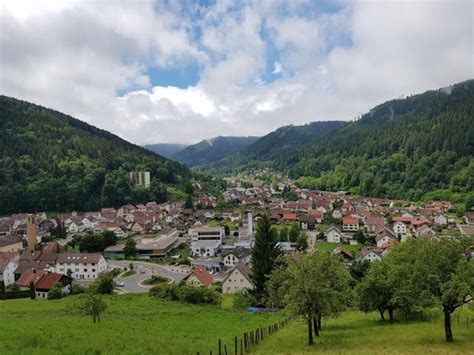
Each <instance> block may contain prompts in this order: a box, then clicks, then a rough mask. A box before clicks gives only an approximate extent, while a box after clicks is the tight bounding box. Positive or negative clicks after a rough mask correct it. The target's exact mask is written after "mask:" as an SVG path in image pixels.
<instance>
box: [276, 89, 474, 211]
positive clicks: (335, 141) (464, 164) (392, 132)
mask: <svg viewBox="0 0 474 355" xmlns="http://www.w3.org/2000/svg"><path fill="white" fill-rule="evenodd" d="M473 156H474V80H469V81H465V82H462V83H459V84H456V85H454V86H451V87H449V88H444V89H440V90H436V91H428V92H425V93H423V94H420V95H414V96H411V97H407V98H405V99H399V100H392V101H389V102H386V103H384V104H382V105H379V106H377V107H375V108H374V109H372V110H371V111H370V112H369V113H367V114H365V115H364V116H363V117H362V118H361V119H360V120H358V121H355V122H351V123H349V124H347V125H346V126H344V127H342V128H341V129H339V130H338V131H336V132H334V133H333V134H330V135H328V136H327V137H326V138H324V139H322V140H321V141H319V142H317V143H315V144H313V145H311V146H309V147H306V148H304V149H302V150H301V151H300V152H299V154H298V155H295V156H292V160H288V161H287V164H278V162H277V163H276V164H275V167H276V168H278V169H281V170H285V171H287V172H288V173H289V174H290V176H292V177H301V176H311V178H304V179H302V182H303V183H302V186H306V187H317V188H320V189H327V190H351V191H352V192H354V193H357V194H361V195H366V196H381V197H382V196H386V197H392V198H408V199H412V200H419V199H420V198H423V197H425V198H430V197H431V198H443V199H444V198H448V199H452V200H459V201H460V202H461V201H462V199H463V198H466V197H467V195H466V194H467V193H470V194H472V192H473V191H474V158H473Z"/></svg>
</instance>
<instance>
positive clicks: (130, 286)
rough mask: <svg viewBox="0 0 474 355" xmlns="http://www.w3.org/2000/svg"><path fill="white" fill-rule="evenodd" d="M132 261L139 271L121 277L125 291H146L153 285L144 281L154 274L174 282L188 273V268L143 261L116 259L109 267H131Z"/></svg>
mask: <svg viewBox="0 0 474 355" xmlns="http://www.w3.org/2000/svg"><path fill="white" fill-rule="evenodd" d="M130 263H132V264H133V266H134V269H135V270H137V271H138V273H137V274H136V275H132V276H128V277H121V278H118V279H117V281H123V283H124V286H123V287H121V289H122V291H123V292H125V293H146V292H148V290H149V289H150V288H151V287H152V286H146V285H143V284H142V282H143V281H144V280H146V279H149V278H150V277H151V276H152V275H155V276H161V277H164V278H167V279H170V280H173V282H180V281H181V280H182V279H183V278H184V277H185V276H186V275H187V274H188V270H187V269H180V271H178V269H172V268H171V267H169V266H163V265H157V264H152V263H147V262H142V261H132V262H131V261H116V260H110V261H109V262H108V264H109V267H112V268H122V269H123V268H127V269H128V268H129V266H130Z"/></svg>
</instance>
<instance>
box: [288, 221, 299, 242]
mask: <svg viewBox="0 0 474 355" xmlns="http://www.w3.org/2000/svg"><path fill="white" fill-rule="evenodd" d="M299 235H300V228H299V227H298V224H297V223H293V224H292V225H291V228H290V234H289V237H290V242H292V243H296V241H297V240H298V237H299Z"/></svg>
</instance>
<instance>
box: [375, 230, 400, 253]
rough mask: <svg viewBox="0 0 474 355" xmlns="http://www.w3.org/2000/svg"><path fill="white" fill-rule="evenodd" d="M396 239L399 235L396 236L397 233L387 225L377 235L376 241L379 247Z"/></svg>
mask: <svg viewBox="0 0 474 355" xmlns="http://www.w3.org/2000/svg"><path fill="white" fill-rule="evenodd" d="M396 240H397V237H396V236H395V233H393V232H392V230H390V229H389V228H388V227H385V228H384V229H382V230H381V231H380V232H379V233H377V234H376V235H375V243H376V245H377V247H378V248H382V246H383V245H384V244H385V243H388V242H395V241H396Z"/></svg>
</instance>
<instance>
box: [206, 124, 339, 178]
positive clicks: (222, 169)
mask: <svg viewBox="0 0 474 355" xmlns="http://www.w3.org/2000/svg"><path fill="white" fill-rule="evenodd" d="M346 123H347V122H344V121H318V122H312V123H308V124H305V125H301V126H295V125H289V126H284V127H280V128H278V129H277V130H275V131H273V132H271V133H269V134H267V135H265V136H263V137H261V138H259V139H258V140H256V141H255V142H254V143H252V144H250V145H249V146H248V147H247V148H246V149H244V150H243V151H242V152H241V153H239V154H235V155H231V156H229V157H227V158H225V159H222V160H220V161H218V162H216V163H215V164H213V165H211V167H210V168H209V169H210V171H216V172H219V173H223V174H232V173H235V172H239V171H243V170H249V169H253V168H259V167H274V166H278V167H284V166H286V165H287V164H290V162H291V161H292V160H293V158H294V157H295V156H296V155H298V151H299V150H300V149H301V148H302V147H304V146H306V145H309V144H311V143H314V142H316V141H318V140H319V139H321V138H322V137H324V136H325V135H327V134H329V133H330V132H332V131H334V130H336V129H338V128H341V127H342V126H344V124H346Z"/></svg>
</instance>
